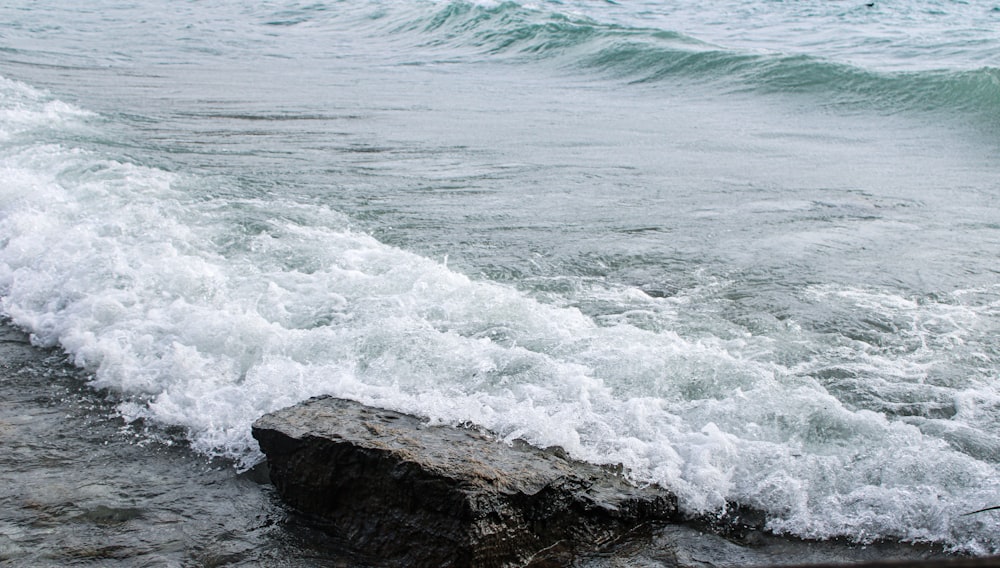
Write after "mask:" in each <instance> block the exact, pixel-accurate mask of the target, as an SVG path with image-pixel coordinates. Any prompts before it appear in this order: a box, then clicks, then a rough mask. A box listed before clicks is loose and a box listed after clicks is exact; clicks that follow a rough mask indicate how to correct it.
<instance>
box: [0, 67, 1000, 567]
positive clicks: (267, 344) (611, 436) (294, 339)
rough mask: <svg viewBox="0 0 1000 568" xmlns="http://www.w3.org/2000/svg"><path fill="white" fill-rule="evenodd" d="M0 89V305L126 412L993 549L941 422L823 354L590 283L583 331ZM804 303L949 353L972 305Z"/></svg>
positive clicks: (959, 392)
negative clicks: (366, 440) (380, 419)
mask: <svg viewBox="0 0 1000 568" xmlns="http://www.w3.org/2000/svg"><path fill="white" fill-rule="evenodd" d="M0 87H2V88H3V89H4V90H3V100H2V101H0V104H2V105H3V106H2V108H0V131H2V132H4V133H6V134H7V135H8V136H6V137H4V138H0V141H2V142H3V145H2V147H0V179H2V180H3V183H2V186H0V242H2V249H0V290H2V296H3V299H2V307H3V310H4V312H5V313H6V314H7V315H8V316H9V317H11V318H12V319H13V321H14V322H15V323H17V324H18V325H20V326H23V327H25V328H26V329H28V330H30V331H31V332H32V337H33V340H34V341H35V342H37V343H39V344H42V345H58V346H60V347H62V348H63V349H65V350H66V351H67V352H68V353H69V354H71V356H72V357H73V360H74V361H75V362H76V363H77V364H78V365H80V366H81V367H84V368H85V369H87V370H89V371H90V372H91V373H93V385H94V386H95V387H99V388H106V389H110V390H111V391H114V392H115V393H118V396H119V397H120V399H121V401H122V402H121V404H120V406H119V410H120V412H121V414H122V416H124V417H125V418H126V419H127V420H135V419H139V418H143V419H146V420H149V421H151V422H153V423H155V424H160V425H165V426H166V425H168V426H177V427H181V428H183V429H184V430H185V431H186V432H187V437H188V439H189V440H190V442H191V444H192V445H193V446H194V447H195V448H196V449H197V450H199V451H202V452H205V453H207V454H214V455H224V456H229V457H232V458H234V459H237V460H242V461H243V463H244V464H249V463H252V462H253V461H254V460H256V459H259V455H258V454H257V452H256V450H255V447H256V446H255V444H254V442H253V440H252V439H251V437H250V432H249V430H250V424H251V423H252V421H253V420H254V419H255V418H257V417H259V416H260V415H262V414H263V413H266V412H268V411H271V410H275V409H278V408H281V407H284V406H287V405H290V404H293V403H295V402H297V401H300V400H303V399H305V398H307V397H309V396H313V395H318V394H332V395H336V396H342V397H349V398H353V399H357V400H360V401H363V402H366V403H369V404H374V405H379V406H384V407H391V408H395V409H399V410H404V411H409V412H415V413H418V414H421V415H425V416H429V417H431V418H432V419H433V420H436V421H440V422H446V423H447V422H459V421H466V420H471V421H474V422H476V423H479V424H481V425H483V426H486V427H488V428H491V429H493V430H495V431H496V432H498V433H499V434H500V435H501V436H503V437H505V438H507V439H513V438H524V439H527V440H529V441H531V442H533V443H536V444H539V445H560V446H563V447H564V448H566V449H567V450H568V451H569V452H570V453H571V454H573V455H575V456H577V457H579V458H582V459H586V460H591V461H595V462H606V463H623V464H624V465H625V466H626V467H627V468H628V469H629V471H630V474H631V475H632V476H633V477H634V478H635V479H637V480H640V481H644V482H655V483H662V484H663V485H665V486H667V487H670V488H671V489H672V490H674V491H676V492H677V494H678V496H679V498H680V501H681V504H682V506H683V507H684V508H685V509H686V510H688V511H690V512H706V511H719V510H721V509H722V508H723V507H725V505H726V502H727V501H734V500H735V501H740V502H743V503H746V504H749V505H753V506H756V507H760V508H762V509H764V510H766V511H768V512H769V513H770V514H771V515H772V520H771V521H770V526H771V528H773V529H774V530H776V531H779V532H788V533H792V534H797V535H800V536H808V537H828V536H834V535H841V534H848V535H852V536H854V537H856V538H860V539H862V540H865V539H874V538H880V537H897V538H904V539H912V540H940V541H944V542H947V543H949V544H951V545H953V546H957V547H963V548H965V549H968V550H975V551H986V550H996V549H997V548H998V545H1000V541H998V540H997V537H996V532H995V528H996V526H995V524H991V521H990V519H989V518H986V517H960V516H959V514H960V513H963V512H967V511H971V510H974V509H977V508H980V507H982V506H985V505H990V504H994V502H995V500H996V495H998V494H1000V493H998V490H1000V486H998V483H1000V482H998V476H997V471H996V461H993V462H990V461H988V460H982V459H977V458H974V457H972V456H971V455H970V454H968V453H963V452H962V451H959V450H957V449H956V448H955V446H954V445H953V443H950V441H949V438H948V436H944V435H934V432H939V431H941V428H942V427H941V425H940V424H941V421H939V420H935V419H933V418H926V419H924V422H922V423H920V424H916V423H908V422H907V421H905V420H892V419H889V418H887V417H886V416H885V415H884V414H882V413H879V412H874V411H872V410H869V409H865V408H863V407H852V406H849V405H847V404H845V403H844V402H842V401H841V400H840V399H838V398H836V397H835V396H833V395H832V394H831V393H830V392H829V391H828V385H824V384H823V383H821V382H820V381H819V380H817V379H816V378H815V377H814V376H813V375H814V373H813V371H815V370H816V368H817V367H818V366H821V364H819V363H815V362H814V363H803V364H801V366H800V367H794V366H793V367H789V366H786V365H783V364H781V363H779V362H776V361H774V360H771V359H769V358H768V356H767V353H768V349H769V346H770V345H771V343H773V340H771V339H768V338H759V337H754V336H753V335H752V334H746V333H744V334H742V335H740V334H732V335H730V336H727V337H722V336H721V335H720V336H714V335H712V334H710V333H705V332H704V330H702V332H700V333H697V334H693V335H689V336H684V335H682V334H681V333H678V332H677V331H674V330H672V329H671V327H672V323H674V322H676V321H677V319H678V318H679V317H680V316H678V311H679V310H681V309H684V308H685V306H686V304H685V299H684V298H679V297H678V298H651V297H649V296H647V295H645V294H643V293H641V292H639V291H638V290H635V289H631V288H625V289H622V288H620V287H619V288H615V287H612V288H611V289H609V288H607V287H604V288H602V289H600V290H597V291H592V292H591V293H590V295H589V296H588V297H589V301H592V302H609V301H612V300H611V298H612V297H613V296H614V295H615V294H619V295H620V297H619V301H620V303H621V304H622V305H623V306H625V309H623V310H622V311H621V315H617V316H607V317H603V318H600V319H599V320H595V319H594V318H592V317H589V316H587V315H585V314H584V313H583V312H581V311H580V310H579V309H577V308H574V307H571V306H568V305H557V304H556V303H545V302H541V301H539V300H536V299H532V298H530V297H528V296H527V295H526V294H524V293H522V292H519V291H517V290H514V289H512V288H510V287H507V286H502V285H498V284H495V283H491V282H488V281H477V280H473V279H470V278H469V277H467V276H465V275H462V274H460V273H457V272H455V271H453V270H450V269H449V268H448V267H447V266H445V265H444V264H442V263H440V262H436V261H433V260H430V259H427V258H424V257H421V256H418V255H415V254H412V253H409V252H406V251H403V250H400V249H398V248H394V247H390V246H386V245H384V244H382V243H380V242H379V241H377V240H376V239H374V238H372V237H371V236H368V235H365V234H362V233H359V232H356V231H353V230H351V228H350V222H349V219H347V218H346V217H345V216H344V215H342V214H340V213H338V212H336V211H333V210H330V209H326V208H323V207H319V206H316V205H303V204H300V203H296V202H294V201H282V200H281V199H272V200H267V201H260V200H254V199H243V200H236V199H231V198H226V199H221V198H212V197H210V195H211V191H210V190H207V191H206V189H205V187H204V184H206V183H207V181H206V180H203V179H197V178H192V177H186V176H184V175H183V174H175V173H169V172H166V171H163V170H159V169H155V168H149V167H145V166H142V165H137V164H134V163H129V162H125V161H120V160H115V159H110V158H109V157H107V156H100V155H97V154H94V153H92V152H88V151H84V150H81V149H78V148H74V147H73V146H72V145H70V144H67V143H66V142H64V141H61V140H60V139H59V137H58V136H54V137H53V135H52V134H51V133H50V132H48V131H50V130H53V129H55V130H59V129H64V130H65V129H70V128H74V126H73V125H74V123H76V122H79V121H80V120H82V119H85V118H87V116H88V113H86V112H84V111H80V110H78V109H75V108H73V107H71V106H69V105H64V104H62V103H58V101H53V100H49V99H48V98H47V97H46V96H45V95H44V94H42V93H39V92H37V91H34V90H32V89H30V88H28V87H25V86H23V85H20V84H16V83H13V82H4V83H3V84H2V85H0ZM43 131H45V132H43ZM11 133H16V134H17V137H12V136H11ZM33 137H34V138H33ZM813 293H815V294H817V295H818V296H819V297H821V298H823V299H824V300H826V299H829V297H837V298H841V299H846V300H847V301H849V302H853V303H855V304H857V305H860V306H862V307H864V308H866V309H870V310H872V311H873V312H879V313H881V314H882V315H883V316H885V317H889V318H895V319H893V321H896V320H897V319H899V318H904V319H905V321H907V322H911V323H912V325H910V330H909V331H907V333H912V334H913V336H914V338H915V339H914V341H916V342H917V343H920V345H923V344H925V343H926V342H928V341H937V342H944V343H949V342H950V343H953V344H959V343H962V342H964V341H966V340H967V337H966V335H965V334H964V331H963V330H968V329H970V326H973V325H975V320H976V318H977V317H978V316H977V313H979V312H977V309H979V308H969V307H964V306H961V305H954V306H950V307H949V306H947V305H946V304H940V305H935V306H931V307H930V308H929V309H928V308H926V307H924V306H920V305H917V304H914V303H913V302H912V301H910V300H906V299H905V298H895V297H889V296H884V295H883V296H879V295H878V293H872V292H865V291H861V290H849V289H818V290H815V291H813ZM985 309H995V307H993V308H989V307H987V308H985ZM906 318H908V319H906ZM918 320H919V322H920V323H919V324H918V323H916V322H917V321H918ZM931 320H933V323H932V321H931ZM637 322H639V323H637ZM650 322H652V323H650ZM934 326H937V327H934ZM941 326H943V328H946V330H950V331H947V332H946V333H938V331H939V328H941ZM932 328H933V331H934V333H932V334H930V333H928V332H929V331H932ZM789 329H791V331H790V333H795V328H794V327H791V328H789ZM932 336H933V337H932ZM808 340H809V338H808V337H804V338H802V341H808ZM920 345H918V346H917V347H915V352H920V349H921V347H920ZM840 348H842V349H844V350H845V351H844V353H846V355H845V357H844V360H855V362H854V363H851V364H854V365H856V368H855V369H854V370H857V371H859V372H862V373H864V372H870V373H871V374H874V375H877V376H879V377H883V378H885V377H891V376H892V373H891V372H887V369H892V368H899V369H900V371H899V372H900V373H901V374H902V375H905V377H904V378H905V380H906V381H910V382H919V379H920V376H921V373H925V371H926V367H920V365H929V364H932V363H933V361H931V359H930V358H926V357H924V356H923V355H922V353H923V352H920V353H918V354H917V355H913V356H911V355H905V354H904V355H905V356H899V355H898V354H895V355H894V354H892V353H885V352H877V351H876V350H872V349H866V348H858V347H857V346H852V345H851V344H845V345H842V346H841V347H840ZM852 349H853V350H852ZM934 352H935V353H937V352H940V350H936V351H934ZM906 365H912V367H909V368H907V367H906ZM866 366H867V367H866ZM865 369H867V371H866V370H865ZM886 380H888V379H886ZM979 386H981V385H979ZM949 392H951V391H949ZM954 392H955V393H956V396H957V397H959V398H960V399H961V400H960V401H959V404H958V406H959V410H958V412H959V414H961V417H965V416H966V415H968V416H970V417H972V416H978V417H979V419H978V420H979V421H976V420H972V419H971V418H970V419H969V421H968V422H967V424H968V426H965V428H966V430H968V431H966V432H959V431H950V432H952V433H951V434H950V436H951V437H952V438H954V439H959V438H961V436H963V435H966V436H972V438H975V433H976V432H978V431H979V430H978V429H981V428H982V427H983V425H984V424H987V423H989V422H988V420H989V419H986V418H982V416H983V409H984V408H985V407H984V405H985V404H987V401H986V399H987V398H989V399H990V400H991V401H992V402H989V404H995V402H996V399H997V396H996V391H995V390H989V389H986V390H983V389H978V390H977V389H975V388H972V386H969V387H967V388H966V387H961V388H957V389H956V390H955V391H954ZM976 393H978V394H976ZM962 397H965V398H962ZM977 397H978V398H977ZM990 397H992V398H990ZM918 418H919V417H918ZM994 418H995V417H994ZM952 423H953V422H952ZM994 423H995V422H994ZM935 425H937V426H936V427H937V430H935V429H934V428H935ZM953 430H954V429H953ZM969 432H971V434H970V433H969ZM969 535H971V536H969Z"/></svg>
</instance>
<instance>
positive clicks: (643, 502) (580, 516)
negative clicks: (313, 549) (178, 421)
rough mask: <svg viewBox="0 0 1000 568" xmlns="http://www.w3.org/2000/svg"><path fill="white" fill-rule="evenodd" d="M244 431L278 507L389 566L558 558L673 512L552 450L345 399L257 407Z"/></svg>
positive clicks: (671, 504)
mask: <svg viewBox="0 0 1000 568" xmlns="http://www.w3.org/2000/svg"><path fill="white" fill-rule="evenodd" d="M253 435H254V437H255V438H256V439H257V440H258V442H259V443H260V446H261V450H262V451H263V452H264V453H265V454H266V455H267V461H268V464H269V467H270V474H271V480H272V482H273V483H274V485H275V487H276V488H277V489H278V491H279V493H280V494H281V495H282V497H283V498H284V499H285V500H286V501H287V502H288V503H290V504H291V505H292V506H294V507H295V508H296V509H298V510H299V511H301V512H302V513H304V514H306V515H308V516H310V517H312V518H314V519H316V520H317V521H318V522H320V523H321V524H322V525H323V526H324V527H325V529H326V530H327V532H329V533H331V534H333V535H334V536H335V537H337V538H339V539H344V540H345V541H346V542H347V543H349V544H350V546H351V547H352V548H354V549H356V550H357V551H358V552H359V553H362V554H364V555H367V556H370V557H371V558H372V559H378V561H379V562H386V563H389V564H398V565H406V566H454V567H464V566H469V567H484V568H485V567H507V566H524V565H528V564H530V563H532V561H533V559H534V560H535V562H536V563H537V564H538V565H549V564H552V563H553V562H555V563H556V564H558V563H559V559H560V558H566V557H569V556H571V555H573V554H574V553H575V552H576V551H579V550H587V549H589V550H593V549H595V548H597V547H601V546H605V545H608V544H610V543H613V542H615V541H616V539H619V538H620V537H622V536H623V535H627V534H628V533H630V532H631V531H634V530H636V529H637V528H639V527H641V526H643V525H644V524H645V523H648V522H651V521H665V520H670V519H673V518H675V517H676V516H677V506H676V498H675V497H674V496H673V495H672V494H670V493H668V492H666V491H665V490H662V489H658V488H645V489H643V488H637V487H634V486H633V485H631V484H629V483H628V482H626V481H625V480H624V479H622V478H621V477H620V476H617V475H615V474H614V473H612V472H610V471H608V470H605V469H603V468H600V467H597V466H594V465H591V464H586V463H579V462H574V461H571V460H569V459H567V458H566V456H565V455H564V454H563V453H562V452H561V451H558V450H555V449H549V450H542V449H538V448H534V447H532V446H529V445H528V444H525V443H521V442H515V443H514V444H513V445H507V444H504V443H501V442H498V441H497V440H496V438H495V437H494V436H492V435H490V434H488V433H485V432H482V431H480V430H477V429H473V428H454V427H448V426H430V425H428V424H427V423H425V422H424V421H422V420H420V419H418V418H416V417H413V416H409V415H405V414H400V413H397V412H390V411H384V410H378V409H374V408H370V407H367V406H364V405H361V404H359V403H355V402H351V401H346V400H340V399H335V398H319V399H312V400H309V401H306V402H304V403H302V404H299V405H296V406H294V407H291V408H287V409H284V410H280V411H278V412H275V413H272V414H269V415H267V416H264V417H262V418H260V419H259V420H258V421H257V422H256V423H255V424H254V427H253Z"/></svg>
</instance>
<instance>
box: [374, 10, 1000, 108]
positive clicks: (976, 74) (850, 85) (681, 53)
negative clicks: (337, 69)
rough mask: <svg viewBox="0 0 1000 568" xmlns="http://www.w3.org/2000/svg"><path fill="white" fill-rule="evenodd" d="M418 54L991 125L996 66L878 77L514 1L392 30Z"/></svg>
mask: <svg viewBox="0 0 1000 568" xmlns="http://www.w3.org/2000/svg"><path fill="white" fill-rule="evenodd" d="M391 31H392V32H393V33H399V34H419V35H420V36H421V38H422V42H421V45H422V46H423V47H434V46H440V47H445V46H447V47H449V48H465V49H471V50H474V51H475V52H476V53H478V54H480V55H483V56H498V57H503V56H508V57H519V58H528V59H537V60H555V61H556V62H558V63H559V64H561V65H563V66H565V67H568V68H577V69H580V70H587V71H596V72H600V73H605V74H608V75H610V76H613V77H619V78H622V79H625V80H627V81H629V82H631V83H666V82H671V83H675V82H678V81H688V82H692V81H696V82H706V81H714V82H718V83H720V84H721V85H723V86H724V87H723V89H724V90H729V91H756V92H764V93H790V94H806V95H812V96H816V97H821V98H823V99H824V100H825V101H826V103H827V104H830V105H844V106H848V107H857V108H875V109H880V110H888V111H903V112H906V111H937V110H947V111H948V112H952V113H962V114H971V115H974V116H975V117H977V118H986V119H988V120H992V121H997V120H1000V119H998V118H997V117H998V116H1000V68H998V67H990V66H986V67H981V68H979V69H974V70H949V69H939V70H932V71H910V72H885V71H875V70H870V69H865V68H863V67H859V66H854V65H849V64H846V63H840V62H834V61H829V60H826V59H822V58H818V57H814V56H809V55H801V54H784V53H754V52H746V51H738V50H732V49H727V48H725V47H722V46H718V45H713V44H709V43H705V42H702V41H699V40H697V39H695V38H692V37H689V36H687V35H684V34H683V33H679V32H676V31H670V30H661V29H655V28H635V27H625V26H620V25H614V24H606V23H601V22H597V21H594V20H592V19H589V18H585V17H582V16H578V17H572V16H567V15H565V14H560V13H555V12H547V11H540V10H533V9H528V8H525V7H523V6H521V5H519V4H516V3H513V2H506V3H502V4H498V5H495V6H482V5H477V4H473V3H468V2H453V3H449V4H447V5H446V6H444V7H442V8H440V9H438V10H436V11H434V12H432V13H429V14H428V13H426V12H425V13H424V14H422V15H420V16H418V17H416V19H412V20H409V21H406V22H404V23H399V24H397V25H395V26H393V27H392V28H391Z"/></svg>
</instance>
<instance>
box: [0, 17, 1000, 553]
mask: <svg viewBox="0 0 1000 568" xmlns="http://www.w3.org/2000/svg"><path fill="white" fill-rule="evenodd" d="M0 22H2V23H0V309H2V314H3V316H4V317H6V318H7V319H9V320H10V321H11V322H12V323H13V324H14V325H16V326H18V327H20V328H22V329H24V330H25V331H27V332H29V333H30V336H31V340H32V342H33V343H35V344H36V345H38V346H40V347H44V348H51V349H54V350H55V352H56V353H63V354H65V356H66V358H67V360H68V361H69V362H70V363H71V364H72V365H74V366H75V367H77V368H78V371H77V372H78V375H79V377H78V379H74V380H77V381H78V382H80V383H81V384H86V385H88V386H89V387H92V389H93V392H96V393H101V395H102V396H104V397H106V399H107V403H106V404H107V405H108V406H107V408H106V409H105V410H100V411H95V414H93V416H91V419H92V420H97V419H101V420H105V421H108V422H115V421H117V422H115V423H116V424H117V423H118V422H122V423H124V424H132V425H133V430H134V432H136V434H135V435H136V436H138V438H139V442H136V443H137V444H140V445H142V444H146V445H149V446H156V447H160V446H162V445H163V444H165V443H169V444H179V445H183V446H185V447H189V448H191V449H192V450H193V451H194V452H195V455H200V456H204V458H205V459H206V460H208V459H213V460H223V461H224V463H228V464H231V467H232V468H233V469H234V470H235V471H242V470H245V469H247V468H250V467H251V466H253V465H254V464H255V463H257V462H259V461H260V460H261V459H262V456H261V455H260V453H259V451H258V450H257V447H256V444H255V442H254V441H253V439H252V438H251V436H250V424H251V423H252V422H253V420H254V419H256V418H257V417H259V416H260V415H262V414H264V413H266V412H269V411H272V410H275V409H278V408H281V407H284V406H287V405H290V404H294V403H295V402H298V401H301V400H303V399H305V398H308V397H310V396H314V395H319V394H331V395H335V396H340V397H346V398H351V399H355V400H359V401H362V402H364V403H367V404H371V405H375V406H380V407H385V408H392V409H396V410H402V411H407V412H412V413H416V414H419V415H423V416H428V417H430V418H431V419H432V420H434V421H437V422H442V423H460V422H466V421H472V422H475V423H478V424H480V425H483V426H485V427H488V428H490V429H492V430H494V431H495V432H497V433H498V434H499V435H500V436H502V437H503V438H505V439H514V438H523V439H525V440H528V441H529V442H531V443H534V444H538V445H543V446H547V445H560V446H562V447H564V448H565V449H566V450H567V451H568V452H569V453H570V454H571V455H573V456H574V457H577V458H579V459H583V460H588V461H592V462H596V463H611V464H617V463H621V464H623V465H624V466H625V468H626V471H627V472H628V475H630V476H631V477H632V478H633V479H635V480H636V481H638V482H641V483H656V484H660V485H663V486H664V487H667V488H669V489H671V490H673V491H674V492H676V493H677V495H678V497H679V500H680V504H681V506H682V507H683V509H684V510H685V511H687V512H689V513H691V514H702V513H709V514H711V513H714V512H721V511H723V510H724V509H725V507H727V504H734V503H738V504H743V505H748V506H752V507H756V508H759V509H761V510H763V511H765V512H766V513H767V515H768V528H769V529H770V530H772V531H773V532H775V533H777V534H787V535H791V536H796V537H803V538H817V539H831V538H846V539H849V540H852V541H855V542H860V543H867V542H874V541H878V540H880V539H898V540H903V541H907V542H926V543H934V544H937V545H941V546H943V547H945V548H947V549H949V550H954V551H958V552H964V553H972V554H987V553H997V552H1000V536H998V535H1000V531H998V528H1000V513H997V512H995V511H994V512H983V513H976V514H972V515H966V513H970V512H972V511H977V510H979V509H982V508H984V507H990V506H994V505H1000V263H998V258H1000V34H998V33H997V30H998V29H1000V4H995V3H990V2H976V1H970V2H961V1H957V0H908V1H903V0H876V2H875V3H874V4H873V5H871V6H869V5H867V3H866V2H865V1H864V0H858V1H854V0H841V1H836V2H830V1H827V0H800V1H795V2H787V1H786V2H781V1H771V0H705V1H702V2H698V3H690V2H685V3H681V2H668V1H655V2H654V1H644V2H639V1H637V2H612V1H607V2H598V1H591V0H586V1H585V0H564V1H535V2H529V1H525V2H520V3H519V2H467V1H413V2H378V1H368V0H362V1H360V2H327V1H320V2H313V3H307V2H295V1H291V0H269V1H263V0H261V1H256V2H237V1H235V0H206V1H200V2H194V1H185V2H172V3H165V2H153V1H151V0H137V1H136V2H133V3H125V4H123V3H118V2H107V1H105V0H95V1H94V2H89V3H86V4H85V5H81V4H80V3H78V2H69V1H63V0H54V1H52V2H46V3H44V5H41V4H39V3H35V2H28V1H19V0H13V1H10V2H5V3H4V5H3V6H2V7H0ZM36 379H37V380H38V382H39V384H44V381H46V380H47V379H46V375H45V374H44V373H42V374H37V375H36ZM102 400H104V399H102ZM102 408H104V407H102ZM99 421H100V420H98V422H99ZM136 425H141V427H139V426H136ZM116 428H117V427H116ZM100 431H104V430H100ZM107 431H108V432H114V431H116V430H115V428H110V429H107ZM109 436H111V434H109ZM112 437H113V436H112ZM86 438H87V440H90V437H86ZM104 441H108V440H104ZM88 443H89V442H88ZM128 455H131V454H128ZM122 459H125V458H122ZM129 459H135V458H129ZM185 459H189V458H185ZM153 461H154V462H155V460H153ZM195 461H197V460H195ZM185 463H186V462H185ZM213 463H217V462H213ZM109 467H111V468H114V467H116V466H114V465H113V464H109ZM150 467H154V468H155V467H157V466H156V465H151V466H150ZM171 467H176V464H175V465H174V466H171ZM233 475H235V473H234V474H233ZM206 483H209V482H206ZM227 514H228V513H227ZM12 522H13V521H5V523H6V524H4V525H2V526H4V527H7V528H6V529H4V530H5V531H6V532H5V533H4V535H5V538H7V540H8V541H10V542H12V543H14V545H16V541H17V539H18V535H19V534H21V533H18V532H17V530H14V529H12V528H10V527H13V526H16V523H14V524H11V523H12ZM14 545H11V546H14ZM8 548H9V547H8ZM15 548H16V546H15Z"/></svg>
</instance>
